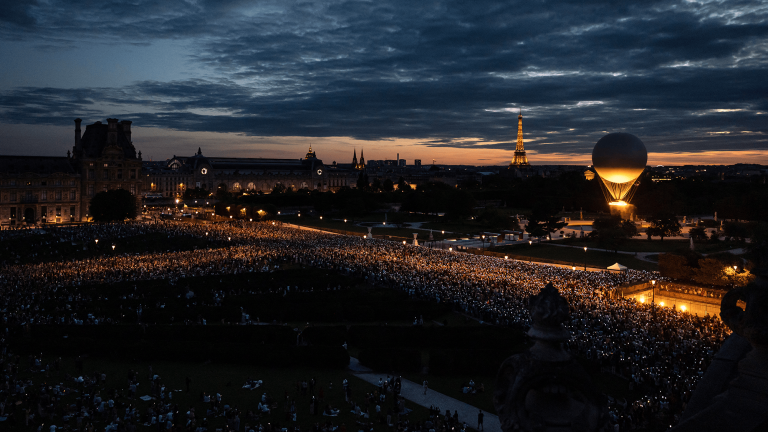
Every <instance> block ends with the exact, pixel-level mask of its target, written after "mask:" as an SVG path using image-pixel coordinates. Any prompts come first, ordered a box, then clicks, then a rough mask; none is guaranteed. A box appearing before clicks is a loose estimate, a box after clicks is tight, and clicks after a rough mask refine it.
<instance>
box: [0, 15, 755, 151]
mask: <svg viewBox="0 0 768 432" xmlns="http://www.w3.org/2000/svg"><path fill="white" fill-rule="evenodd" d="M767 11H768V9H766V4H765V2H764V1H743V2H735V1H734V2H724V3H713V2H689V1H683V2H677V1H662V2H654V3H645V4H643V5H631V6H616V5H610V4H602V3H599V2H598V3H595V4H592V5H590V6H589V7H582V6H581V5H570V4H568V3H567V2H562V3H557V2H556V3H548V4H547V6H546V7H545V6H543V5H537V4H529V3H519V4H511V3H510V4H507V3H497V2H487V3H473V4H472V5H464V4H461V3H456V4H454V3H451V2H437V3H430V4H411V3H398V2H386V3H374V4H372V3H362V2H348V3H338V2H312V3H300V2H274V3H270V2H260V3H258V5H250V4H248V3H246V2H215V3H210V4H208V3H205V2H197V3H187V2H178V3H174V2H155V1H140V2H137V3H134V4H131V5H127V4H120V3H115V4H109V5H104V6H100V7H99V8H98V9H93V8H90V7H89V6H86V5H83V4H81V3H79V2H74V1H73V2H57V1H51V2H46V3H36V2H31V3H24V4H18V5H13V6H9V7H7V8H6V10H5V11H4V13H3V14H0V21H3V22H4V25H3V26H0V55H2V56H3V58H4V59H6V62H5V65H4V68H3V71H0V136H1V137H2V138H0V146H2V148H3V151H2V153H3V154H19V155H20V154H27V155H52V156H60V155H63V154H65V153H66V151H67V150H68V149H71V147H72V130H73V125H74V124H73V122H72V120H73V119H74V118H76V117H80V118H82V119H83V122H84V124H91V123H93V122H95V121H102V122H103V121H105V119H106V118H107V117H118V118H120V119H127V120H132V121H133V122H134V123H133V128H134V143H135V145H136V147H137V149H139V150H142V152H143V155H144V158H145V159H146V160H149V159H150V158H153V159H155V160H164V159H167V158H169V157H171V156H172V155H174V154H178V153H180V152H185V151H190V149H192V148H194V149H196V148H197V147H202V149H203V151H204V152H205V153H206V154H211V155H217V156H233V157H235V156H236V157H286V158H290V157H294V156H295V157H297V158H298V157H300V156H301V155H302V154H303V153H304V152H305V151H306V148H307V147H308V146H309V145H310V144H311V145H312V146H313V148H314V149H315V150H316V151H317V152H318V157H319V158H321V159H323V160H324V161H325V162H326V163H329V162H331V161H337V162H338V163H349V162H351V154H352V150H353V149H355V148H356V149H358V151H359V149H361V148H364V149H365V150H366V156H367V159H392V158H394V155H395V154H397V153H400V154H401V158H404V159H406V160H408V161H409V164H410V163H411V162H410V161H412V160H413V159H421V160H422V163H424V164H428V163H431V161H432V159H436V160H437V163H441V164H470V165H506V164H508V163H509V162H510V161H511V160H512V159H513V158H514V149H515V143H516V132H517V130H516V129H517V128H516V126H517V122H516V120H517V118H516V117H517V112H518V110H519V109H522V114H523V118H524V119H523V122H524V131H525V149H526V152H527V154H528V159H529V161H530V163H531V164H533V165H541V164H584V165H588V164H590V163H591V160H590V158H591V149H592V147H593V146H594V144H595V142H597V140H598V139H599V138H600V137H602V136H603V135H605V134H606V133H608V132H629V133H632V134H634V135H637V136H638V137H639V138H640V139H641V140H643V142H644V143H645V145H646V147H647V149H648V153H649V155H648V156H649V158H648V163H649V164H650V165H682V164H733V163H739V162H751V163H762V164H767V163H768V139H766V133H768V127H766V124H768V122H766V115H768V105H766V101H765V98H764V95H765V94H768V87H766V86H768V84H766V82H765V80H764V76H765V75H766V56H765V48H764V47H765V43H766V41H768V21H767V20H766V15H768V12H767ZM107 18H108V19H107Z"/></svg>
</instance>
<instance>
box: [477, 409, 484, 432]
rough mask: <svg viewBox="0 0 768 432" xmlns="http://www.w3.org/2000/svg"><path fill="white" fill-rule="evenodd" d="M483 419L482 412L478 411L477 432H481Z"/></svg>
mask: <svg viewBox="0 0 768 432" xmlns="http://www.w3.org/2000/svg"><path fill="white" fill-rule="evenodd" d="M483 417H485V414H483V410H480V412H479V413H477V430H479V431H481V430H483Z"/></svg>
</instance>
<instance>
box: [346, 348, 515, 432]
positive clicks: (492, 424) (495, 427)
mask: <svg viewBox="0 0 768 432" xmlns="http://www.w3.org/2000/svg"><path fill="white" fill-rule="evenodd" d="M349 368H350V369H351V370H352V372H353V373H354V374H355V376H357V377H358V378H360V379H362V380H364V381H367V382H369V383H371V384H373V385H379V378H382V379H385V378H386V377H387V374H382V373H377V372H373V371H372V370H371V369H369V368H367V367H365V366H363V365H361V364H360V362H359V361H358V360H357V359H356V358H354V357H352V358H350V360H349ZM400 382H401V389H400V395H401V396H403V397H404V398H406V399H407V400H409V401H411V402H414V403H416V404H417V405H421V406H423V407H426V408H429V407H430V406H438V407H440V411H441V413H442V414H445V410H451V414H453V412H454V411H456V410H459V421H461V422H466V423H467V425H468V426H469V427H470V428H472V429H475V430H477V413H478V412H479V411H480V410H479V409H478V408H477V407H473V406H472V405H469V404H466V403H464V402H461V401H458V400H456V399H454V398H452V397H449V396H446V395H444V394H442V393H438V392H436V391H434V390H432V389H429V390H427V394H426V396H425V395H424V388H423V387H422V384H420V383H419V384H417V383H415V382H413V381H409V380H407V379H405V378H402V379H401V380H400ZM484 414H485V417H484V418H483V429H484V430H485V431H488V432H501V423H500V422H499V416H497V415H496V414H491V413H487V412H484Z"/></svg>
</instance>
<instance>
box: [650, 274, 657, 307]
mask: <svg viewBox="0 0 768 432" xmlns="http://www.w3.org/2000/svg"><path fill="white" fill-rule="evenodd" d="M651 302H653V306H654V307H655V306H656V279H652V280H651Z"/></svg>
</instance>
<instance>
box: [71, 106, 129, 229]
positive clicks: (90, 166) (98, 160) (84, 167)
mask: <svg viewBox="0 0 768 432" xmlns="http://www.w3.org/2000/svg"><path fill="white" fill-rule="evenodd" d="M81 121H82V120H80V119H79V118H78V119H75V146H74V148H73V150H72V159H73V161H74V165H75V168H76V169H77V170H78V172H79V174H80V182H81V186H80V191H81V197H82V199H80V210H79V215H78V220H83V221H84V220H87V217H88V205H89V203H90V200H91V198H93V196H94V195H96V194H97V193H99V192H106V191H107V190H110V189H125V190H127V191H128V192H130V193H132V194H133V195H135V196H136V197H137V198H138V197H139V196H141V193H142V189H143V188H142V183H143V180H142V178H141V170H142V163H141V152H138V154H137V153H136V148H134V146H133V141H131V122H130V121H128V120H123V121H121V122H118V120H117V119H115V118H109V119H107V124H103V123H102V122H100V121H97V122H96V123H94V124H92V125H88V126H86V127H85V133H84V134H83V136H82V137H80V123H81ZM138 204H139V203H138V202H137V205H138Z"/></svg>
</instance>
